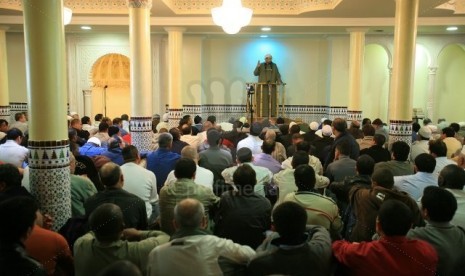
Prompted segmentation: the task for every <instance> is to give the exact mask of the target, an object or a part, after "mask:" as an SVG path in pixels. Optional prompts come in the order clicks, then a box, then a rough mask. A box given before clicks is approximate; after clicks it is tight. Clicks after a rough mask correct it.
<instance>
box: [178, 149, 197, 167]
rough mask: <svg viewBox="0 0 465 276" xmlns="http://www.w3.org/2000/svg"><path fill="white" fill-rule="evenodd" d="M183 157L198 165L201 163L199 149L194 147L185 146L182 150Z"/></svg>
mask: <svg viewBox="0 0 465 276" xmlns="http://www.w3.org/2000/svg"><path fill="white" fill-rule="evenodd" d="M181 157H184V158H188V159H192V160H194V161H195V163H197V161H199V154H198V153H197V149H195V148H194V147H193V146H185V147H184V148H183V149H182V150H181Z"/></svg>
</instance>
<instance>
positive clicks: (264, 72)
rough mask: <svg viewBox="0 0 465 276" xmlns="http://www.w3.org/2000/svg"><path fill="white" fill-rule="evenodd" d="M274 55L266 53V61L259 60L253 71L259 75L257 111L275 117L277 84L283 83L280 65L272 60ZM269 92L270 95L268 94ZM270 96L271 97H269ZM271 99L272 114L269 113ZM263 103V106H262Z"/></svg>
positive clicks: (262, 114) (262, 115) (260, 114)
mask: <svg viewBox="0 0 465 276" xmlns="http://www.w3.org/2000/svg"><path fill="white" fill-rule="evenodd" d="M272 60H273V57H272V56H271V55H270V54H266V55H265V62H260V60H259V61H258V62H257V67H255V70H254V72H253V74H254V76H258V83H259V84H258V86H257V89H256V90H257V91H256V93H257V94H256V95H255V96H256V97H257V98H256V100H257V113H258V116H261V117H268V116H271V117H275V116H276V115H277V114H276V99H277V97H276V86H277V85H280V84H281V83H282V80H281V75H280V74H279V70H278V66H277V65H276V63H273V62H272ZM268 87H270V88H271V91H270V92H271V93H268ZM268 94H269V95H268ZM269 98H270V99H269ZM269 100H271V114H269V108H270V106H269V105H270V102H269ZM262 105H263V106H262Z"/></svg>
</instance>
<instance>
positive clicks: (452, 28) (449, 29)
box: [446, 26, 459, 32]
mask: <svg viewBox="0 0 465 276" xmlns="http://www.w3.org/2000/svg"><path fill="white" fill-rule="evenodd" d="M458 29H459V28H457V27H456V26H451V27H447V29H446V30H448V31H449V32H453V31H457V30H458Z"/></svg>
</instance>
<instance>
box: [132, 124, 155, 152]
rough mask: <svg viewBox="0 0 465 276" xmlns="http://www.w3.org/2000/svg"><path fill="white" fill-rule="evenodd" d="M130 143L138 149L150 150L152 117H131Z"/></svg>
mask: <svg viewBox="0 0 465 276" xmlns="http://www.w3.org/2000/svg"><path fill="white" fill-rule="evenodd" d="M129 124H130V126H129V127H130V130H131V143H132V144H133V145H134V146H136V147H137V149H138V150H139V151H150V144H151V139H152V117H131V121H130V122H129Z"/></svg>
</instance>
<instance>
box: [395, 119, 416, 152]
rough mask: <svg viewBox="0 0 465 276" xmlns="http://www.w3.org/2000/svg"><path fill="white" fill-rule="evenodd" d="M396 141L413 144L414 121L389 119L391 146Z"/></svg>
mask: <svg viewBox="0 0 465 276" xmlns="http://www.w3.org/2000/svg"><path fill="white" fill-rule="evenodd" d="M396 141H404V142H406V143H407V144H409V145H410V146H411V145H412V121H400V120H389V146H390V145H392V143H394V142H396Z"/></svg>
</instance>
